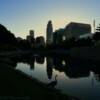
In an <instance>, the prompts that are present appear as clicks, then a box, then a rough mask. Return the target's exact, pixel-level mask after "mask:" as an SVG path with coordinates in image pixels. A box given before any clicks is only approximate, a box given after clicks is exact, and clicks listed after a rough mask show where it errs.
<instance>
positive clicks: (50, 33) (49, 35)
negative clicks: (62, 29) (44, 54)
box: [46, 21, 53, 45]
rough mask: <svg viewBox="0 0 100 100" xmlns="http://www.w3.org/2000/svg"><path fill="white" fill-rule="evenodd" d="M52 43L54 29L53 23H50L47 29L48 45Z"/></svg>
mask: <svg viewBox="0 0 100 100" xmlns="http://www.w3.org/2000/svg"><path fill="white" fill-rule="evenodd" d="M52 43H53V27H52V21H49V22H48V24H47V29H46V44H47V45H50V44H52Z"/></svg>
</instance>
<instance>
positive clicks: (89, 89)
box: [16, 57, 100, 100]
mask: <svg viewBox="0 0 100 100" xmlns="http://www.w3.org/2000/svg"><path fill="white" fill-rule="evenodd" d="M82 62H83V61H82ZM82 62H80V61H72V62H71V61H67V59H62V58H60V59H59V58H50V57H47V58H46V57H45V58H43V59H41V58H40V59H35V60H33V62H31V63H30V64H26V63H17V67H16V69H17V70H20V71H22V72H24V73H26V74H28V75H29V76H32V77H33V78H36V79H38V80H40V81H41V82H44V83H46V84H48V83H50V82H52V81H55V76H56V75H57V85H56V86H55V88H57V89H59V90H61V91H62V92H63V93H65V94H67V95H71V96H75V97H78V98H79V99H80V100H99V99H100V78H99V77H100V74H99V73H100V71H98V70H95V68H92V66H91V65H90V66H89V65H88V63H87V62H86V63H84V62H83V63H82Z"/></svg>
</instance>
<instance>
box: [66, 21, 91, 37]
mask: <svg viewBox="0 0 100 100" xmlns="http://www.w3.org/2000/svg"><path fill="white" fill-rule="evenodd" d="M65 32H66V33H65V34H66V37H68V38H70V37H75V38H78V37H79V36H80V35H84V34H87V33H91V25H90V24H84V23H76V22H71V23H69V24H68V25H67V26H66V27H65Z"/></svg>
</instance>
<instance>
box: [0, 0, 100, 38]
mask: <svg viewBox="0 0 100 100" xmlns="http://www.w3.org/2000/svg"><path fill="white" fill-rule="evenodd" d="M94 19H96V22H97V23H99V22H100V0H0V23H1V24H3V25H4V26H6V27H7V28H8V29H9V30H10V31H11V32H13V33H14V34H15V36H20V37H22V38H25V37H26V35H28V33H29V30H30V29H33V30H34V31H35V36H39V35H43V36H44V37H45V35H46V33H45V32H46V25H47V22H48V20H52V23H53V27H54V30H56V29H58V28H62V27H65V26H66V25H67V24H68V23H69V22H70V21H75V22H83V23H89V24H91V25H92V23H93V20H94Z"/></svg>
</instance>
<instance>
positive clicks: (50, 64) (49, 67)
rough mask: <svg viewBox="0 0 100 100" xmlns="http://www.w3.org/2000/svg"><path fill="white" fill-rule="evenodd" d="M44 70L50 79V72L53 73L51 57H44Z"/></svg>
mask: <svg viewBox="0 0 100 100" xmlns="http://www.w3.org/2000/svg"><path fill="white" fill-rule="evenodd" d="M46 62H47V63H46V66H47V67H46V68H47V69H46V71H47V76H48V79H52V73H53V59H52V58H51V57H47V58H46Z"/></svg>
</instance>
